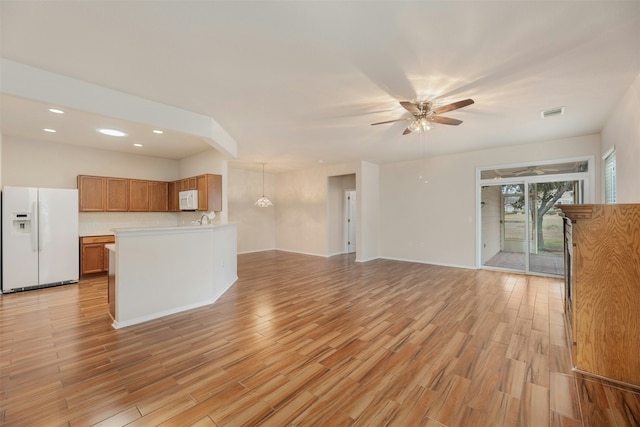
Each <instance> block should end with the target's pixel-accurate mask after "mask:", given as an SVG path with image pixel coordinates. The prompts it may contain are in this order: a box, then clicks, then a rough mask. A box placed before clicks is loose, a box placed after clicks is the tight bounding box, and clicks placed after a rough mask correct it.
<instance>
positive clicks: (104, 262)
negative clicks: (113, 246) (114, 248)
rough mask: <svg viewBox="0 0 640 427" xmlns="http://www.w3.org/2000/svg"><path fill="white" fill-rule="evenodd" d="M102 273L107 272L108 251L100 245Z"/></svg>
mask: <svg viewBox="0 0 640 427" xmlns="http://www.w3.org/2000/svg"><path fill="white" fill-rule="evenodd" d="M102 271H109V249H107V248H106V247H105V245H102Z"/></svg>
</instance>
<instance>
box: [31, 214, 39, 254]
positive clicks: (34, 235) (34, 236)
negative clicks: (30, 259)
mask: <svg viewBox="0 0 640 427" xmlns="http://www.w3.org/2000/svg"><path fill="white" fill-rule="evenodd" d="M38 213H39V212H38V202H33V203H32V204H31V250H32V251H33V252H36V251H37V250H38V228H37V227H38Z"/></svg>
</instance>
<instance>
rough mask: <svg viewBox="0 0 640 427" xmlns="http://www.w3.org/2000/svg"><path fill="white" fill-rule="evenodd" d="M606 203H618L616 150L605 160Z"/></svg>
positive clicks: (606, 156)
mask: <svg viewBox="0 0 640 427" xmlns="http://www.w3.org/2000/svg"><path fill="white" fill-rule="evenodd" d="M604 202H605V203H616V149H615V147H614V148H613V149H612V150H611V152H610V153H608V154H606V155H605V158H604Z"/></svg>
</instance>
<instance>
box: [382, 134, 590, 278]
mask: <svg viewBox="0 0 640 427" xmlns="http://www.w3.org/2000/svg"><path fill="white" fill-rule="evenodd" d="M599 153H600V136H599V135H587V136H580V137H574V138H566V139H561V140H553V141H545V142H540V143H535V144H527V145H518V146H511V147H507V148H494V149H488V150H482V151H474V152H467V153H461V154H453V155H448V156H439V157H433V158H425V159H421V160H416V161H410V162H399V163H394V164H387V165H382V166H380V216H381V217H380V230H381V231H380V238H381V241H380V248H381V249H380V252H381V256H382V257H386V258H393V259H403V260H410V261H418V262H426V263H433V264H442V265H451V266H460V267H468V268H475V267H476V257H475V253H476V168H477V167H482V166H494V165H499V164H510V163H520V162H531V161H545V160H552V159H562V158H572V157H580V156H598V155H599ZM596 163H598V162H596ZM599 170H600V165H599V164H596V171H595V173H596V174H595V176H599V175H600V173H599ZM419 176H423V179H418V177H419ZM425 179H426V180H427V181H428V183H425V182H424V180H425ZM599 188H600V185H599V182H597V183H596V197H597V196H598V194H599ZM479 202H480V201H478V203H479Z"/></svg>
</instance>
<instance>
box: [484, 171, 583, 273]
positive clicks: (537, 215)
mask: <svg viewBox="0 0 640 427" xmlns="http://www.w3.org/2000/svg"><path fill="white" fill-rule="evenodd" d="M564 167H566V168H567V172H563V168H564ZM586 169H587V162H586V161H584V162H576V163H575V164H569V165H568V166H565V165H564V164H558V165H551V166H547V167H528V168H525V169H523V168H513V169H502V170H498V169H492V170H487V171H481V187H480V195H481V203H480V221H481V229H480V236H481V242H480V245H481V246H480V254H479V255H480V262H481V265H483V266H486V267H491V268H499V269H506V270H514V271H522V272H526V273H534V274H541V275H554V276H562V275H563V274H564V237H563V236H564V231H563V223H562V217H561V216H560V212H559V210H558V209H556V207H555V206H556V205H558V204H574V203H583V194H584V192H585V191H584V190H585V182H586V180H587V174H586ZM547 171H549V172H551V173H547ZM558 172H559V173H558ZM547 174H548V175H549V176H545V175H547ZM497 180H499V181H497Z"/></svg>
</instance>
